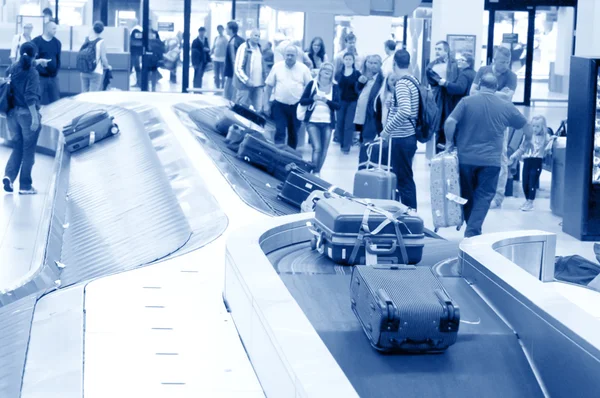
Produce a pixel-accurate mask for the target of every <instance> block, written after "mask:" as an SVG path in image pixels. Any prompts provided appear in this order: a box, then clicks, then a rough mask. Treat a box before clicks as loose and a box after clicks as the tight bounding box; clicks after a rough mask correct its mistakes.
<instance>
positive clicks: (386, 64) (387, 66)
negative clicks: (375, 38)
mask: <svg viewBox="0 0 600 398" xmlns="http://www.w3.org/2000/svg"><path fill="white" fill-rule="evenodd" d="M383 49H384V50H385V58H384V59H383V64H382V65H381V70H382V71H383V76H384V77H388V76H389V75H391V74H392V73H394V53H395V52H396V42H395V41H394V40H386V41H385V43H383Z"/></svg>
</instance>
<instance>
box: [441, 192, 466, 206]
mask: <svg viewBox="0 0 600 398" xmlns="http://www.w3.org/2000/svg"><path fill="white" fill-rule="evenodd" d="M446 199H448V200H449V201H451V202H455V203H458V204H459V205H461V206H464V205H465V204H466V203H467V202H468V200H467V199H465V198H461V197H460V196H458V195H455V194H453V193H450V192H448V193H447V194H446Z"/></svg>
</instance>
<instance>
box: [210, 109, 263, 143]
mask: <svg viewBox="0 0 600 398" xmlns="http://www.w3.org/2000/svg"><path fill="white" fill-rule="evenodd" d="M233 125H237V126H239V127H242V128H244V129H247V130H254V131H258V132H260V133H264V129H263V128H262V127H260V126H259V125H257V124H256V123H252V122H251V121H250V120H248V119H246V118H244V117H242V116H240V115H238V114H237V113H235V112H233V111H231V110H230V109H225V110H224V111H223V113H222V114H221V115H220V116H219V118H218V119H217V123H216V124H215V128H216V130H217V132H218V133H219V134H221V135H223V136H227V133H229V128H230V127H231V126H233Z"/></svg>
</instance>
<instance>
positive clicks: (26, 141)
mask: <svg viewBox="0 0 600 398" xmlns="http://www.w3.org/2000/svg"><path fill="white" fill-rule="evenodd" d="M36 51H37V49H36V47H35V46H34V45H33V44H32V43H31V42H28V43H24V44H23V45H22V46H21V47H20V49H19V56H20V57H19V61H18V62H17V63H15V64H13V65H12V66H11V67H9V69H8V71H7V76H8V78H9V79H10V88H11V92H12V100H13V108H12V109H11V110H10V111H9V112H8V115H7V124H8V129H9V130H10V131H11V132H12V133H13V135H14V139H13V141H12V143H13V149H12V153H11V155H10V157H9V158H8V162H7V163H6V169H5V170H4V178H3V179H2V183H3V185H4V190H5V191H6V192H13V190H14V187H13V183H14V181H15V180H16V178H17V175H19V194H21V195H35V194H36V193H37V191H36V189H35V188H34V187H33V182H32V178H31V170H32V169H33V164H34V163H35V147H36V145H37V140H38V137H39V134H40V130H41V126H40V114H39V105H40V95H39V87H40V77H39V74H38V71H37V70H36V69H35V67H33V61H34V58H35V53H36Z"/></svg>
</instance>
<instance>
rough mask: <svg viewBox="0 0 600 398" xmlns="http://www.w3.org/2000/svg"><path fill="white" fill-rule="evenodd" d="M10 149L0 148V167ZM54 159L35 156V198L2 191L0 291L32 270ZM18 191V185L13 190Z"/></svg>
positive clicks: (3, 163)
mask: <svg viewBox="0 0 600 398" xmlns="http://www.w3.org/2000/svg"><path fill="white" fill-rule="evenodd" d="M10 153H11V149H10V148H6V147H4V146H0V167H4V165H5V164H6V162H7V160H8V157H9V156H10ZM53 161H54V158H52V157H50V156H46V155H40V154H37V155H36V163H35V166H34V168H33V181H34V186H35V187H36V188H37V190H38V192H39V193H38V195H34V196H22V195H19V194H18V193H16V194H8V193H5V192H4V191H1V193H0V194H1V195H2V201H1V202H0V288H4V287H7V286H11V285H12V284H14V283H16V282H17V281H18V280H19V279H20V278H21V277H23V276H24V275H25V274H26V273H27V272H28V271H29V270H30V268H31V267H32V266H35V265H36V264H34V263H33V261H35V260H36V259H34V251H35V249H36V244H37V243H38V234H39V233H40V225H41V221H42V220H41V217H42V212H43V209H44V205H45V201H46V197H47V195H48V188H49V185H50V182H51V177H52V167H53ZM15 190H18V184H16V186H15Z"/></svg>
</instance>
